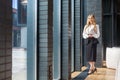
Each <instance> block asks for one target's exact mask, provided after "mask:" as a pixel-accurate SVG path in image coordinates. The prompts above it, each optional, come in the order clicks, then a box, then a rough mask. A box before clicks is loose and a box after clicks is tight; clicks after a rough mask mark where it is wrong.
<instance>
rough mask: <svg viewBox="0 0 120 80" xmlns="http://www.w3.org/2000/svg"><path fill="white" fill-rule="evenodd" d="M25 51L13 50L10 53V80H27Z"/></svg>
mask: <svg viewBox="0 0 120 80" xmlns="http://www.w3.org/2000/svg"><path fill="white" fill-rule="evenodd" d="M26 53H27V52H26V50H24V49H21V48H19V49H15V48H14V49H13V52H12V61H13V62H12V80H27V78H26V71H27V70H26V69H27V68H26V58H27V57H26Z"/></svg>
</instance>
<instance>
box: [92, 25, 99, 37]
mask: <svg viewBox="0 0 120 80" xmlns="http://www.w3.org/2000/svg"><path fill="white" fill-rule="evenodd" d="M96 27H97V33H96V34H93V37H94V38H99V36H100V30H99V25H96Z"/></svg>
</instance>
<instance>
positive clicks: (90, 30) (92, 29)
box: [83, 25, 100, 39]
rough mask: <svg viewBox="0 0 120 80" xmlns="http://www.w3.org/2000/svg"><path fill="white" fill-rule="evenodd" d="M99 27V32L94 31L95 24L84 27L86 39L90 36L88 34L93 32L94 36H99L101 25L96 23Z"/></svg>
mask: <svg viewBox="0 0 120 80" xmlns="http://www.w3.org/2000/svg"><path fill="white" fill-rule="evenodd" d="M96 27H97V33H96V32H95V31H94V25H89V27H87V28H86V26H85V27H84V30H83V38H84V39H86V38H88V37H89V36H88V34H92V36H93V37H94V38H98V37H99V36H100V31H99V25H96Z"/></svg>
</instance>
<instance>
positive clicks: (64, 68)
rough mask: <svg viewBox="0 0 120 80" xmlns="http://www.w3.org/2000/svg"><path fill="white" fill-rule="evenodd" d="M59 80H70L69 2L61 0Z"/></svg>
mask: <svg viewBox="0 0 120 80" xmlns="http://www.w3.org/2000/svg"><path fill="white" fill-rule="evenodd" d="M61 9H62V10H61V80H70V78H71V76H70V74H71V66H70V64H71V63H70V62H71V61H70V55H71V52H70V47H71V46H70V43H71V41H70V33H69V32H71V31H70V28H71V24H70V17H71V16H70V10H69V9H70V0H61Z"/></svg>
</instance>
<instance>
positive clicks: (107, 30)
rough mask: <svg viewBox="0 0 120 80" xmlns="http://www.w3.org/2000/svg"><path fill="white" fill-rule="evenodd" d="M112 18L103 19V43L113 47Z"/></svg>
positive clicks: (105, 17)
mask: <svg viewBox="0 0 120 80" xmlns="http://www.w3.org/2000/svg"><path fill="white" fill-rule="evenodd" d="M111 35H112V16H104V19H103V41H104V44H105V45H106V46H111V45H112V36H111Z"/></svg>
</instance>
